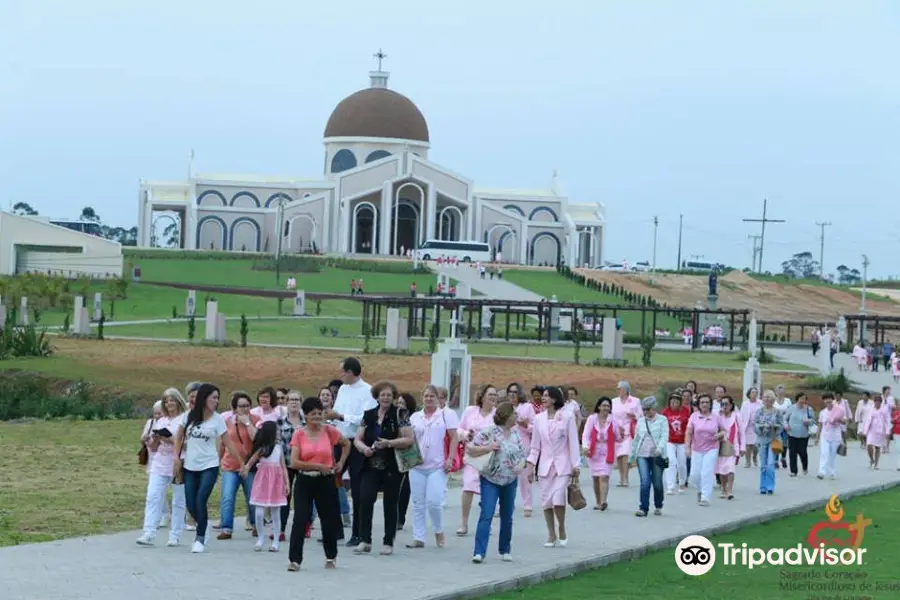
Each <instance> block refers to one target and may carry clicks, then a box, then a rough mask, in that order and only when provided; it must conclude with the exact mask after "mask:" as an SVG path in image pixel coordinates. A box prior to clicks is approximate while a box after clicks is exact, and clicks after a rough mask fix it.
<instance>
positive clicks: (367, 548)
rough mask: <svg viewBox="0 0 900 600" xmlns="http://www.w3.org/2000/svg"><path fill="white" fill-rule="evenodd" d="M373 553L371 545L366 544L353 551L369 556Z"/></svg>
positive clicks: (363, 543) (361, 544)
mask: <svg viewBox="0 0 900 600" xmlns="http://www.w3.org/2000/svg"><path fill="white" fill-rule="evenodd" d="M371 551H372V546H371V544H366V543H365V542H362V543H360V545H359V546H357V547H356V548H354V549H353V553H354V554H368V553H369V552H371Z"/></svg>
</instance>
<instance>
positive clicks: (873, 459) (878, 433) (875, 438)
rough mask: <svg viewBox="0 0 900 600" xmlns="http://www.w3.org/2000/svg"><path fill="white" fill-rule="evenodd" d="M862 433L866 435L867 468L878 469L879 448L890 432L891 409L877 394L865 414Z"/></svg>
mask: <svg viewBox="0 0 900 600" xmlns="http://www.w3.org/2000/svg"><path fill="white" fill-rule="evenodd" d="M862 433H863V435H865V436H866V444H867V446H866V449H867V450H868V453H869V469H874V470H876V471H877V470H878V460H879V459H880V458H881V449H882V448H883V447H884V445H885V443H886V442H887V438H888V436H889V435H890V433H891V411H890V409H889V408H888V407H887V406H886V405H885V404H884V400H882V398H881V396H880V395H879V394H875V400H874V402H873V403H872V410H870V411H869V414H868V415H867V416H866V420H865V422H864V423H863V426H862Z"/></svg>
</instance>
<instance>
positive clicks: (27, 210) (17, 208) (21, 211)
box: [13, 202, 38, 215]
mask: <svg viewBox="0 0 900 600" xmlns="http://www.w3.org/2000/svg"><path fill="white" fill-rule="evenodd" d="M13 212H14V213H15V214H17V215H36V214H38V211H36V210H34V209H33V208H31V205H30V204H28V203H27V202H16V203H15V204H13Z"/></svg>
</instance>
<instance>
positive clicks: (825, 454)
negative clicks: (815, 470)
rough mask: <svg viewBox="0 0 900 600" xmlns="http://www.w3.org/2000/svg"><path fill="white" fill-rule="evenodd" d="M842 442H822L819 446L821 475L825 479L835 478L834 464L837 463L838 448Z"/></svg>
mask: <svg viewBox="0 0 900 600" xmlns="http://www.w3.org/2000/svg"><path fill="white" fill-rule="evenodd" d="M840 445H841V440H836V441H829V440H822V441H821V443H820V444H819V475H822V476H823V477H826V476H827V477H833V476H834V464H835V462H836V461H837V451H838V446H840Z"/></svg>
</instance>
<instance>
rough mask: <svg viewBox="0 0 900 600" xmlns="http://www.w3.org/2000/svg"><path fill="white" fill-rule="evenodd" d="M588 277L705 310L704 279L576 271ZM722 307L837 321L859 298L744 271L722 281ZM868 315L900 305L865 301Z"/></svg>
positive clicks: (770, 316) (766, 316) (898, 310)
mask: <svg viewBox="0 0 900 600" xmlns="http://www.w3.org/2000/svg"><path fill="white" fill-rule="evenodd" d="M577 271H578V272H579V273H581V274H582V275H584V276H585V277H588V278H592V279H596V280H597V281H601V282H606V283H611V284H616V285H621V286H623V287H625V289H627V290H630V291H632V292H635V293H638V294H646V295H650V296H652V297H654V298H656V300H658V301H659V302H665V303H666V304H668V305H669V306H683V307H694V306H696V305H697V303H698V302H700V303H702V304H703V306H706V295H707V291H708V283H707V276H706V275H671V274H654V275H652V276H651V275H650V274H649V273H610V272H609V271H599V270H593V269H577ZM718 294H719V308H730V309H739V310H743V309H747V310H752V311H756V315H757V318H758V319H760V320H765V321H823V322H824V321H834V320H835V319H837V317H838V316H839V315H842V314H851V313H857V312H859V302H860V298H859V295H858V293H854V292H852V291H850V290H847V289H846V288H839V287H832V286H827V285H809V284H791V283H777V282H772V281H758V280H756V279H753V278H752V277H750V276H749V275H747V274H746V273H743V272H741V271H732V272H731V273H729V274H728V275H725V276H722V277H719V286H718ZM866 308H867V311H868V313H869V314H879V315H895V316H900V303H898V302H893V301H887V300H882V299H877V300H876V299H872V298H871V297H870V298H869V299H867V301H866Z"/></svg>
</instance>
